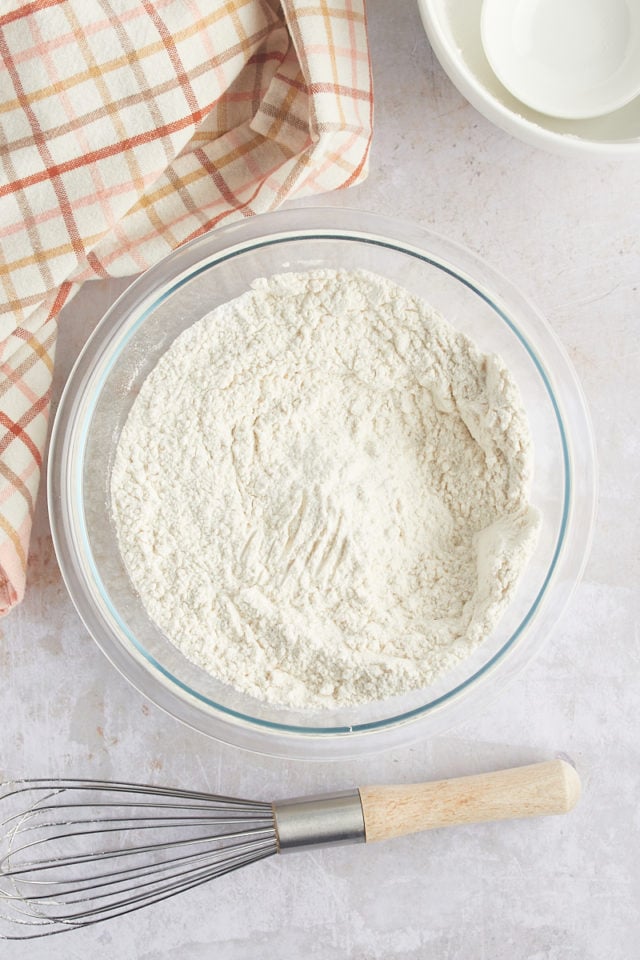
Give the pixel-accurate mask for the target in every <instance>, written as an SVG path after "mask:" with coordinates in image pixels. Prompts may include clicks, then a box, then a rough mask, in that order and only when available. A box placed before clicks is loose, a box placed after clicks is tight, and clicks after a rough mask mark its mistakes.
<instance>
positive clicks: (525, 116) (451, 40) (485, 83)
mask: <svg viewBox="0 0 640 960" xmlns="http://www.w3.org/2000/svg"><path fill="white" fill-rule="evenodd" d="M482 2H483V0H465V2H464V3H450V2H448V0H419V4H420V10H421V14H422V17H423V20H424V23H425V27H426V28H427V32H428V34H429V38H430V40H431V41H432V43H433V46H434V49H435V51H436V53H437V54H438V56H439V58H440V59H441V62H442V65H443V67H444V68H445V70H447V72H448V73H449V75H450V77H451V79H452V80H453V82H454V83H456V85H459V86H460V90H461V92H462V93H463V94H464V95H465V96H467V97H468V98H469V99H470V100H471V102H472V103H473V104H474V106H476V107H477V109H479V110H481V112H483V113H484V112H485V108H489V109H490V111H491V112H487V114H486V115H487V116H488V117H489V119H491V120H493V121H494V122H496V123H499V124H500V125H501V126H504V127H505V129H508V130H509V131H510V132H511V133H513V134H514V135H516V136H518V135H519V133H518V129H517V126H518V125H519V126H520V128H521V129H520V134H523V133H524V131H525V130H528V132H529V136H528V137H526V139H529V140H531V142H538V143H545V142H546V143H547V145H549V144H550V142H551V141H552V140H556V141H558V140H562V141H563V145H564V147H565V148H566V152H570V151H571V150H572V149H573V150H574V151H575V149H579V148H580V146H583V147H585V146H587V145H594V146H596V147H598V146H601V147H602V148H603V149H604V148H607V147H612V146H614V145H616V144H618V145H621V146H627V147H634V146H636V147H637V148H638V149H640V97H635V98H634V99H633V100H631V101H630V102H629V103H627V104H626V105H625V106H623V107H621V108H620V109H618V110H613V111H611V112H610V113H607V114H604V115H603V116H599V117H591V118H587V119H580V120H567V119H561V118H558V117H550V116H547V115H546V114H544V113H539V112H538V111H536V110H533V109H532V108H530V107H528V106H526V105H525V104H524V103H522V102H521V101H520V100H518V99H516V97H514V96H513V95H512V94H511V93H510V92H509V91H508V90H507V89H506V87H504V86H503V85H502V83H500V81H499V80H498V78H497V76H496V75H495V73H494V72H493V70H492V69H491V66H490V64H489V61H488V60H487V57H486V54H485V52H484V47H483V45H482V37H481V11H482ZM514 124H515V126H514ZM545 134H547V137H546V138H545ZM549 134H551V135H553V136H552V137H551V138H549V137H548V135H549Z"/></svg>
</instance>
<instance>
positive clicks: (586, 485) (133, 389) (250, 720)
mask: <svg viewBox="0 0 640 960" xmlns="http://www.w3.org/2000/svg"><path fill="white" fill-rule="evenodd" d="M312 266H313V267H327V268H336V267H345V268H346V269H351V270H355V269H367V270H372V271H374V272H376V273H379V274H382V275H383V276H386V277H388V278H389V279H390V280H394V281H395V282H397V283H400V284H402V285H403V286H404V287H406V288H407V289H409V290H411V291H412V292H413V293H415V294H417V295H418V296H421V297H424V298H425V299H427V300H428V301H429V302H430V303H432V304H433V306H434V307H435V308H436V309H437V310H439V311H440V312H441V313H442V314H443V315H444V316H445V317H447V318H449V319H450V320H451V321H452V322H453V323H454V324H455V326H456V327H457V328H458V329H460V330H462V331H463V332H464V333H466V334H467V335H468V336H470V337H472V339H474V340H475V341H476V343H477V344H478V346H479V347H480V349H482V350H483V351H485V352H487V353H499V354H500V355H501V356H502V357H503V359H504V361H505V363H506V364H507V365H508V367H509V369H510V370H511V372H512V374H513V376H514V378H515V379H516V381H517V383H518V386H519V388H520V392H521V394H522V398H523V402H524V405H525V408H526V410H527V412H528V415H529V421H530V425H531V431H532V437H533V442H534V447H535V471H534V479H533V486H532V490H531V497H532V502H533V503H534V505H535V506H536V507H537V508H538V510H539V511H540V514H541V516H542V528H541V532H540V537H539V540H538V544H537V547H536V551H535V554H534V556H533V557H532V559H531V561H530V563H529V565H528V567H527V569H526V571H525V573H524V576H523V578H522V580H521V583H520V585H519V587H518V590H517V592H516V595H515V597H514V599H513V602H512V603H511V605H510V607H509V609H508V610H507V612H506V613H505V615H504V617H503V618H502V620H501V621H500V623H499V625H498V626H497V628H496V629H495V630H494V631H493V632H492V634H491V636H490V637H488V638H487V639H486V641H485V642H484V643H483V644H482V645H481V647H479V648H478V649H477V650H476V651H475V652H474V653H473V654H472V656H470V657H469V658H468V659H467V660H464V661H463V662H462V663H460V664H458V665H457V666H456V667H455V668H454V669H452V670H450V671H449V672H448V673H446V674H445V675H443V676H442V677H439V678H438V679H437V680H436V681H435V682H434V683H433V684H431V685H430V686H429V687H427V688H424V689H421V690H413V691H410V692H409V693H407V694H404V695H403V696H400V697H394V698H392V699H390V700H386V701H381V702H378V703H371V704H363V705H361V706H358V707H348V708H347V707H340V708H335V709H333V710H326V711H321V712H319V713H309V712H305V711H299V710H293V709H289V708H284V707H275V706H273V705H270V704H268V703H263V702H261V701H258V700H255V699H254V698H253V697H249V696H247V695H246V694H242V693H241V692H240V691H238V690H236V689H234V688H232V687H230V686H228V685H226V684H222V683H220V682H219V681H218V680H216V679H215V678H213V677H211V676H209V675H208V674H206V673H205V672H204V671H203V670H201V669H200V668H199V667H196V666H195V665H194V664H192V663H190V662H189V661H187V659H186V658H185V657H184V656H183V655H182V654H181V653H180V651H179V650H178V649H177V647H175V646H174V645H173V644H172V643H170V642H169V640H168V639H167V638H166V637H165V636H164V634H163V633H162V632H161V631H160V630H159V629H158V627H156V626H155V624H154V623H152V622H151V620H150V619H149V617H148V615H147V613H146V611H145V609H144V607H143V605H142V603H141V601H140V598H139V597H138V595H137V594H136V591H135V590H134V588H133V586H132V584H131V582H130V580H129V577H128V576H127V573H126V570H125V568H124V565H123V563H122V559H121V556H120V551H119V549H118V544H117V540H116V535H115V528H114V524H113V519H112V516H111V509H110V496H109V488H110V477H111V468H112V465H113V456H114V451H115V449H116V446H117V443H118V438H119V436H120V431H121V430H122V427H123V424H124V422H125V420H126V418H127V415H128V413H129V410H130V409H131V405H132V404H133V402H134V400H135V397H136V395H137V393H138V390H139V388H140V386H141V384H142V383H143V381H144V379H145V378H146V376H147V374H148V373H149V372H150V371H151V370H152V369H153V367H154V366H155V365H156V363H157V362H158V359H159V358H160V357H161V356H162V354H163V353H164V352H165V351H166V350H167V348H168V347H169V345H170V344H171V343H172V342H173V340H174V339H175V337H176V336H178V335H179V334H180V333H181V332H182V331H183V330H184V329H186V328H187V327H189V326H190V325H191V324H192V323H193V322H194V321H196V320H199V319H200V318H201V317H202V316H204V314H205V313H208V312H209V311H210V310H211V309H212V308H214V307H215V306H217V305H218V304H220V303H224V302H226V301H228V300H231V299H232V298H233V297H237V296H238V295H239V294H241V293H243V292H244V291H245V290H246V289H247V288H248V287H249V285H250V283H251V282H252V281H253V280H254V279H256V278H257V277H262V276H269V275H271V274H274V273H282V272H283V271H295V270H308V269H309V268H310V267H312ZM595 479H596V478H595V462H594V451H593V439H592V434H591V427H590V424H589V417H588V414H587V412H586V409H585V405H584V401H583V398H582V393H581V390H580V386H579V384H578V383H577V380H576V377H575V374H574V372H573V369H572V367H571V364H570V362H569V361H568V359H567V358H566V356H565V354H564V352H563V350H562V348H561V347H560V345H559V344H558V342H557V340H556V339H555V337H554V335H553V333H552V331H551V330H550V329H549V328H548V327H547V325H546V324H545V322H544V320H543V319H542V318H541V317H540V316H539V315H538V314H537V313H536V311H535V310H534V308H533V307H532V306H531V305H530V304H529V303H527V301H526V300H525V299H524V298H523V297H522V296H521V295H520V294H519V293H518V291H517V290H515V289H514V288H513V287H512V286H511V285H510V284H509V283H508V282H507V281H506V280H505V279H504V278H503V277H500V276H499V275H498V274H496V273H495V272H494V271H492V270H491V269H490V268H489V267H488V266H487V265H486V264H483V263H481V262H480V261H478V260H477V258H476V257H474V256H472V254H470V253H469V252H468V251H465V250H463V249H462V248H460V247H457V246H455V245H454V244H452V243H449V242H447V241H445V240H443V239H442V238H439V237H434V236H433V235H431V234H428V233H426V232H425V231H423V230H421V229H420V228H419V227H417V226H415V225H413V224H410V223H403V222H402V221H396V220H390V219H387V218H383V217H377V216H374V215H372V214H366V213H362V212H360V211H352V210H331V209H325V208H319V209H309V210H304V209H298V210H286V211H281V212H279V213H271V214H264V215H262V216H260V217H251V218H249V219H248V220H243V221H241V222H239V223H234V224H230V225H229V226H227V227H222V228H219V229H218V230H214V231H213V232H212V233H209V234H206V235H205V236H202V237H199V238H198V239H196V240H194V241H192V242H191V243H189V244H186V245H185V246H183V247H180V248H179V249H178V250H176V251H175V252H174V253H172V254H171V255H170V256H169V257H167V258H166V259H165V260H163V261H162V262H161V263H159V264H157V265H156V266H155V267H152V268H151V269H150V270H147V272H146V273H145V274H143V275H142V276H141V277H140V278H139V279H138V280H136V281H135V282H134V283H133V284H132V285H131V287H129V289H128V290H127V291H126V292H125V293H124V294H123V295H122V296H121V297H120V299H119V300H118V301H117V302H116V303H115V304H114V306H113V307H112V308H111V310H110V311H109V312H108V313H107V315H106V316H105V317H104V319H103V320H102V322H101V323H100V324H99V326H98V327H97V329H96V331H95V332H94V334H93V335H92V337H91V338H90V339H89V341H88V343H87V345H86V347H85V349H84V351H83V352H82V354H81V356H80V357H79V359H78V361H77V363H76V365H75V367H74V369H73V372H72V373H71V376H70V377H69V380H68V381H67V386H66V388H65V391H64V395H63V397H62V400H61V401H60V405H59V407H58V413H57V416H56V421H55V426H54V429H53V436H52V443H51V452H50V457H49V513H50V517H51V526H52V531H53V536H54V542H55V546H56V552H57V555H58V560H59V562H60V567H61V570H62V573H63V576H64V578H65V581H66V583H67V587H68V588H69V592H70V594H71V597H72V599H73V601H74V603H75V604H76V607H77V609H78V611H79V613H80V615H81V616H82V618H83V620H84V622H85V623H86V625H87V627H88V629H89V630H90V632H91V633H92V634H93V636H94V637H95V639H96V641H97V642H98V643H99V644H100V646H101V647H102V649H103V650H104V652H105V653H106V654H107V656H108V657H109V658H110V659H111V660H112V661H113V663H114V664H115V665H116V666H117V667H118V668H119V669H120V670H121V671H122V673H123V674H124V675H125V676H126V677H127V678H128V679H129V680H130V681H131V682H132V683H133V684H135V686H137V687H138V688H139V689H140V690H142V691H143V693H145V694H146V696H148V697H149V698H150V699H152V700H155V702H156V703H158V704H159V705H160V706H161V707H163V708H164V709H165V710H167V711H169V712H170V713H172V714H174V715H175V716H176V717H179V718H180V719H181V720H183V721H184V722H186V723H188V724H190V725H191V726H193V727H195V728H196V729H198V730H201V731H202V732H203V733H207V734H209V735H210V736H213V737H216V738H218V739H220V740H224V741H226V742H229V743H234V744H237V745H238V746H242V747H245V748H247V749H249V750H255V751H260V752H264V753H271V754H276V755H280V756H290V757H301V758H304V759H312V758H317V759H329V758H334V757H345V756H357V755H360V754H362V753H367V752H371V751H373V752H376V751H378V750H380V749H382V748H384V747H397V746H399V745H401V744H403V743H406V742H409V741H410V740H412V739H415V738H416V737H418V736H425V735H429V734H433V733H438V732H441V731H442V730H443V729H446V728H447V727H448V726H450V725H451V724H452V723H454V722H456V721H458V720H461V719H466V718H468V717H469V715H470V713H471V711H472V710H473V709H477V708H478V707H479V705H480V704H482V703H486V702H487V699H489V698H491V697H492V696H493V695H495V693H496V692H498V691H499V690H500V689H501V688H502V687H503V686H504V684H505V682H506V681H507V680H508V679H509V678H510V677H511V676H513V674H514V673H515V672H516V671H517V670H518V669H520V667H522V666H523V664H524V663H525V662H526V661H527V660H528V659H529V657H530V656H531V654H532V653H533V652H534V650H535V649H536V648H537V647H538V645H539V644H540V643H541V642H542V640H543V639H546V638H547V637H548V635H549V633H550V631H551V629H552V627H553V626H554V624H555V623H556V621H557V619H558V617H559V616H560V613H561V612H562V610H563V608H564V606H565V605H566V603H567V601H568V599H569V597H570V595H571V592H572V590H573V588H574V587H575V585H576V583H577V581H578V578H579V576H580V572H581V570H582V568H583V566H584V563H585V560H586V557H587V554H588V551H589V543H590V538H591V528H592V523H593V514H594V503H595V486H596V483H595Z"/></svg>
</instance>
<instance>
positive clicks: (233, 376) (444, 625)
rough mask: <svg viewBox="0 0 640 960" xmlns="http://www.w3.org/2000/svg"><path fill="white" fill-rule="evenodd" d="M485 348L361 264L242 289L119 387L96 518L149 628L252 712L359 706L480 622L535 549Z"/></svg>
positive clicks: (523, 486)
mask: <svg viewBox="0 0 640 960" xmlns="http://www.w3.org/2000/svg"><path fill="white" fill-rule="evenodd" d="M531 469H532V466H531V443H530V436H529V430H528V425H527V421H526V418H525V415H524V412H523V409H522V405H521V401H520V398H519V394H518V391H517V388H516V387H515V385H514V383H513V381H512V379H511V377H510V376H509V374H508V372H507V370H506V369H505V368H504V366H503V364H502V362H501V361H500V359H499V358H497V357H494V356H484V355H482V354H481V353H479V351H478V349H477V348H476V347H475V345H474V344H473V343H472V342H471V341H470V340H469V339H468V338H466V337H465V336H463V335H462V334H461V333H458V332H456V331H455V330H454V329H453V328H452V327H451V326H450V325H449V324H448V323H446V322H445V321H444V320H443V319H442V318H440V317H439V316H437V315H436V314H435V313H434V312H433V311H432V310H431V308H430V307H429V306H427V305H426V304H425V303H424V302H422V301H420V300H418V299H416V298H415V297H413V296H412V295H411V294H409V293H408V292H407V291H405V290H403V289H402V288H400V287H398V286H396V285H395V284H393V283H391V282H389V281H387V280H385V279H383V278H381V277H378V276H375V275H373V274H370V273H364V272H358V273H348V272H344V271H338V272H335V271H328V270H325V271H313V272H309V273H298V274H283V275H281V276H276V277H271V278H270V279H269V280H259V281H256V282H255V283H254V284H253V288H252V289H251V290H250V291H249V292H247V293H246V294H244V295H243V296H241V297H239V298H238V299H236V300H234V301H232V302H230V303H227V304H224V305H223V306H220V307H218V308H217V309H215V310H214V311H213V312H212V313H210V314H209V315H208V316H206V317H204V319H202V320H200V321H199V322H198V323H196V324H194V325H193V326H192V327H191V328H189V329H188V330H186V331H185V332H184V333H183V334H182V335H181V336H180V337H178V339H177V340H176V341H175V342H174V344H173V345H172V346H171V347H170V349H169V350H168V351H167V352H166V353H165V354H164V356H163V357H162V358H161V360H160V362H159V363H158V365H157V366H156V367H155V369H154V370H153V371H152V373H151V374H150V376H149V377H148V378H147V380H146V381H145V383H144V385H143V387H142V389H141V391H140V394H139V396H138V397H137V399H136V401H135V403H134V404H133V407H132V409H131V412H130V414H129V418H128V420H127V422H126V425H125V427H124V430H123V431H122V435H121V438H120V442H119V445H118V449H117V453H116V458H115V464H114V469H113V475H112V486H111V489H112V498H113V513H114V517H115V523H116V528H117V533H118V538H119V543H120V547H121V551H122V555H123V557H124V560H125V563H126V566H127V569H128V571H129V574H130V576H131V580H132V582H133V584H134V586H135V588H136V589H137V590H138V592H139V594H140V597H141V599H142V601H143V603H144V605H145V607H146V609H147V611H148V613H149V616H150V617H151V618H152V619H153V620H154V621H155V623H156V624H158V626H159V627H160V628H161V629H162V630H163V631H164V632H165V633H166V635H167V636H168V637H169V638H170V639H171V640H172V642H173V643H174V644H175V645H176V646H177V647H178V648H179V649H180V650H181V651H182V652H183V653H184V654H185V655H186V656H187V657H188V658H189V659H190V660H192V661H193V662H195V663H196V664H199V665H200V666H201V667H203V668H204V669H205V670H207V671H209V672H210V673H211V674H213V675H214V676H216V677H219V678H220V679H221V680H223V681H226V682H228V683H230V684H233V685H234V686H235V687H237V688H238V689H240V690H243V691H246V692H247V693H250V694H253V695H254V696H256V697H259V698H261V699H263V700H269V701H272V702H276V703H282V704H289V705H293V706H300V707H322V706H333V705H336V704H338V703H340V704H348V703H360V702H364V701H368V700H377V699H382V698H385V697H389V696H392V695H394V694H398V693H401V692H403V691H406V690H409V689H411V688H415V687H422V686H425V685H426V684H428V683H430V682H431V681H432V680H433V679H434V678H435V677H436V675H437V674H439V673H440V672H441V671H442V670H444V669H446V668H448V667H450V666H451V665H453V664H454V663H456V662H457V661H458V660H460V659H461V658H463V657H465V656H468V654H469V653H470V652H471V651H472V650H473V649H474V647H476V646H477V644H479V643H480V642H481V641H482V640H483V638H485V637H486V636H487V634H488V633H489V632H490V631H491V630H492V628H493V627H494V626H495V624H496V622H497V620H498V619H499V617H500V615H501V614H502V612H503V611H504V609H505V606H506V605H507V603H508V602H509V600H510V598H511V596H512V593H513V590H514V587H515V585H516V581H517V580H518V577H519V575H520V573H521V572H522V569H523V567H524V565H525V564H526V562H527V560H528V558H529V555H530V553H531V551H532V549H533V546H534V543H535V537H536V533H537V526H538V515H537V513H536V511H535V510H533V509H532V508H531V507H530V506H529V505H528V500H527V492H528V486H529V482H530V476H531Z"/></svg>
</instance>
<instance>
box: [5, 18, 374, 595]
mask: <svg viewBox="0 0 640 960" xmlns="http://www.w3.org/2000/svg"><path fill="white" fill-rule="evenodd" d="M0 57H1V58H2V62H3V69H2V70H0V277H1V281H2V283H1V287H0V290H1V295H2V296H1V303H0V613H6V612H7V611H8V610H9V609H10V608H11V607H12V606H13V605H14V604H15V603H17V602H18V601H19V600H20V599H21V598H22V596H23V593H24V586H25V573H26V565H27V551H28V543H29V533H30V529H31V518H32V514H33V508H34V500H35V497H36V493H37V490H38V481H39V475H40V467H41V463H42V455H43V448H44V444H45V438H46V432H47V414H48V407H49V392H50V387H51V377H52V370H53V358H54V351H55V343H56V330H57V326H56V317H57V315H58V313H59V312H60V310H61V308H62V306H63V305H64V303H66V302H67V301H68V300H69V298H70V297H71V296H73V294H74V293H75V292H76V291H77V289H78V287H79V285H80V284H81V283H83V282H84V281H85V280H88V279H90V278H92V277H106V276H123V275H127V274H131V273H137V272H139V271H141V270H144V269H145V268H146V267H148V266H150V265H151V264H152V263H154V262H155V261H157V260H158V259H159V258H160V257H162V256H164V255H165V254H166V253H168V252H169V251H170V250H172V249H173V248H174V247H176V246H178V245H179V244H181V243H184V242H185V241H186V240H189V239H191V238H192V237H195V236H197V235H198V234H200V233H203V232H204V231H205V230H208V229H210V228H211V227H214V226H215V225H216V224H218V223H221V222H225V221H227V220H231V219H233V218H237V217H243V216H250V215H252V214H255V213H260V212H262V211H265V210H272V209H274V208H275V207H277V206H278V205H279V204H280V203H282V201H283V200H285V199H286V198H287V197H292V196H294V195H295V196H297V197H300V196H308V195H310V194H314V193H319V192H322V191H326V190H335V189H339V188H341V187H348V186H350V185H351V184H354V183H357V182H358V181H359V180H361V179H363V178H364V177H365V175H366V169H367V157H368V152H369V144H370V139H371V125H372V110H373V103H372V88H371V72H370V64H369V51H368V46H367V33H366V23H365V11H364V0H306V2H305V0H282V2H279V0H226V2H221V0H218V2H213V3H211V2H209V3H206V2H203V0H36V2H33V3H26V4H25V3H21V2H19V0H10V2H9V5H8V6H7V2H6V0H5V2H4V4H0Z"/></svg>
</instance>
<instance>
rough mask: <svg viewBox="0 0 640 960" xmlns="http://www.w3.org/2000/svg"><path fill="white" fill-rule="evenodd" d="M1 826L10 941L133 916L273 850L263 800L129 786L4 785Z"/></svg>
mask: <svg viewBox="0 0 640 960" xmlns="http://www.w3.org/2000/svg"><path fill="white" fill-rule="evenodd" d="M25 801H26V803H25ZM14 807H15V810H13V809H12V808H14ZM5 811H7V813H5ZM0 826H1V828H2V832H3V834H4V839H3V846H2V848H1V849H0V898H1V899H2V901H3V902H4V906H5V910H8V911H9V913H8V914H6V913H5V914H4V916H3V917H0V934H1V935H2V936H4V937H6V938H7V939H25V938H32V937H38V936H48V935H50V934H53V933H59V932H62V931H63V930H66V929H69V928H70V927H81V926H87V925H89V924H91V923H97V922H98V921H100V920H105V919H109V918H113V917H116V916H120V915H122V914H124V913H130V912H132V911H134V910H138V909H141V908H142V907H145V906H148V905H149V904H152V903H157V902H159V901H161V900H164V899H167V898H168V897H172V896H174V895H175V894H177V893H181V892H183V891H185V890H189V889H191V888H193V887H195V886H198V885H200V884H202V883H206V882H207V881H208V880H211V879H213V878H215V877H220V876H222V875H223V874H225V873H229V872H230V871H232V870H235V869H237V868H238V867H242V866H245V865H247V864H249V863H253V862H255V861H256V860H261V859H264V858H265V857H269V856H272V855H273V854H275V853H277V840H276V831H275V824H274V815H273V808H272V806H271V804H269V803H264V802H259V801H252V800H239V799H235V798H232V797H220V796H212V795H209V794H206V793H198V792H195V791H189V790H173V789H168V788H164V787H153V786H146V785H139V784H131V783H110V782H105V781H98V780H30V781H19V782H15V783H12V784H5V786H4V789H3V791H2V793H0ZM158 830H161V831H162V839H160V838H159V837H158V834H157V833H155V834H154V835H153V836H151V835H150V834H149V831H152V832H153V831H158ZM2 919H4V921H5V924H9V925H10V929H9V932H8V933H5V932H4V928H3V925H2V923H1V921H2ZM21 926H24V927H25V929H24V931H22V930H20V927H21Z"/></svg>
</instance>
